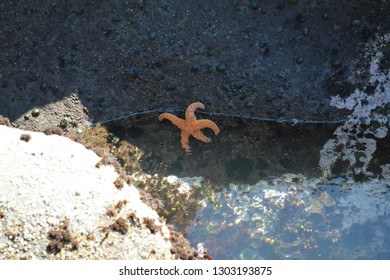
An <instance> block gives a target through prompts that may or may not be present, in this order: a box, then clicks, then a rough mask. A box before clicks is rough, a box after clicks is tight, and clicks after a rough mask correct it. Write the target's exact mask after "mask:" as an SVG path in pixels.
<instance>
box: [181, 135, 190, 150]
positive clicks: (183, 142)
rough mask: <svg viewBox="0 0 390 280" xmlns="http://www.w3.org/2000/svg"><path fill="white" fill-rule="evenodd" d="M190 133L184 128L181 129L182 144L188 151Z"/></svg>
mask: <svg viewBox="0 0 390 280" xmlns="http://www.w3.org/2000/svg"><path fill="white" fill-rule="evenodd" d="M189 137H190V134H189V133H188V132H186V131H184V130H182V131H181V146H182V147H183V149H185V151H186V152H187V153H188V152H190V145H189V144H188V143H189V139H188V138H189Z"/></svg>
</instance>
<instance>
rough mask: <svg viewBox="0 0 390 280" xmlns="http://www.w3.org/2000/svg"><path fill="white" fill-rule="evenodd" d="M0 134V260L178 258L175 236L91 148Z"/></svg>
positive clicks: (53, 138) (5, 130) (0, 128)
mask: <svg viewBox="0 0 390 280" xmlns="http://www.w3.org/2000/svg"><path fill="white" fill-rule="evenodd" d="M0 136H1V138H0V143H1V145H0V259H174V258H177V257H178V256H177V255H176V256H175V255H173V254H172V252H175V251H176V250H175V249H172V248H173V247H172V246H174V244H173V243H174V242H173V241H172V237H174V239H175V240H177V239H178V236H177V234H176V233H174V232H172V231H171V230H170V227H169V226H167V225H166V224H165V221H164V220H162V219H161V218H159V216H158V214H157V213H156V212H155V211H154V210H152V209H151V208H150V207H149V206H147V205H146V204H144V203H143V202H142V201H141V200H140V194H139V192H138V190H137V189H136V187H134V186H132V185H128V184H126V183H124V184H125V185H124V187H123V188H120V189H118V188H116V187H115V184H114V182H115V180H116V179H117V178H118V173H116V171H115V170H114V168H113V167H112V166H100V165H97V163H98V162H99V161H100V160H101V158H100V157H99V156H97V155H96V154H95V153H94V152H93V151H91V150H88V149H86V148H85V147H84V146H83V145H81V144H79V143H76V142H74V141H72V140H70V139H68V138H66V137H62V136H58V135H50V136H48V135H45V134H44V133H40V132H31V131H23V130H20V129H16V128H12V127H8V126H4V125H0ZM175 234H176V235H175Z"/></svg>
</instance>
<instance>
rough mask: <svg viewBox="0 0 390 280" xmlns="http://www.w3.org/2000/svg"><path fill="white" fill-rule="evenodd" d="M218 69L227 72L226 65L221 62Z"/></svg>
mask: <svg viewBox="0 0 390 280" xmlns="http://www.w3.org/2000/svg"><path fill="white" fill-rule="evenodd" d="M216 69H217V71H218V72H220V73H225V72H226V65H225V64H223V63H221V64H218V65H217V67H216Z"/></svg>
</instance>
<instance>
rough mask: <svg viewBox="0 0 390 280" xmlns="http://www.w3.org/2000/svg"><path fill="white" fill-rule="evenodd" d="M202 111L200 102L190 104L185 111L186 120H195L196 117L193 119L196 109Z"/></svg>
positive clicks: (202, 106)
mask: <svg viewBox="0 0 390 280" xmlns="http://www.w3.org/2000/svg"><path fill="white" fill-rule="evenodd" d="M198 108H200V109H204V105H203V104H202V103H200V102H195V103H192V104H191V105H190V106H188V108H187V110H186V120H189V121H191V120H196V117H195V110H196V109H198Z"/></svg>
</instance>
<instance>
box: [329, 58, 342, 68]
mask: <svg viewBox="0 0 390 280" xmlns="http://www.w3.org/2000/svg"><path fill="white" fill-rule="evenodd" d="M331 65H332V67H335V68H338V67H341V65H342V61H341V58H339V57H337V58H335V59H333V60H332V62H331Z"/></svg>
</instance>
